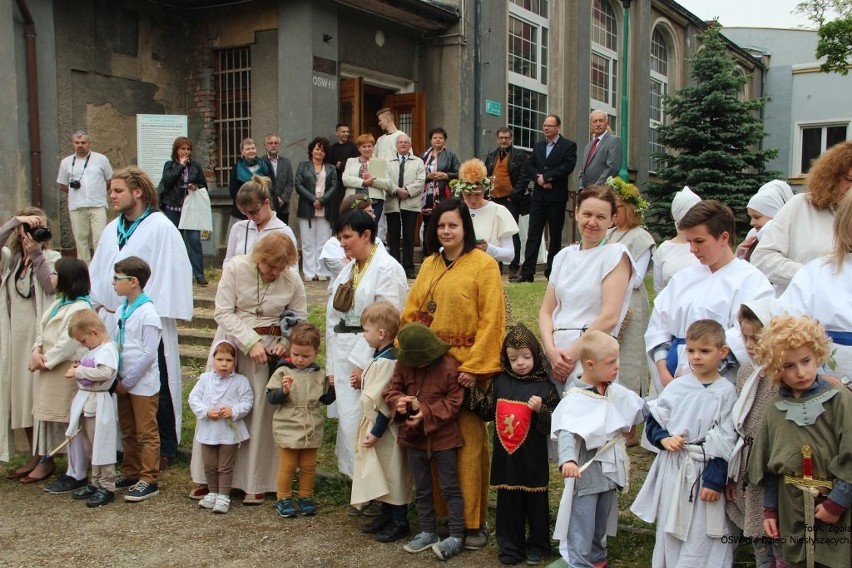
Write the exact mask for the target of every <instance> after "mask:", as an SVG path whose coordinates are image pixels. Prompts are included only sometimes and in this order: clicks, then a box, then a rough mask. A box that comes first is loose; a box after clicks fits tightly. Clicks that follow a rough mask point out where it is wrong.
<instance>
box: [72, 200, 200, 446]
mask: <svg viewBox="0 0 852 568" xmlns="http://www.w3.org/2000/svg"><path fill="white" fill-rule="evenodd" d="M117 226H118V219H113V221H112V222H111V223H110V224H108V225H107V226H106V229H104V232H103V234H102V235H101V240H100V242H99V243H98V248H97V250H95V256H94V257H92V263H91V264H90V265H89V274H90V275H91V280H92V293H91V299H92V305H94V306H103V307H104V308H105V309H106V310H107V311H106V312H104V311H103V310H102V311H101V312H100V314H101V317H102V318H103V320H104V323H105V324H106V327H107V333H109V334H110V337H114V336H115V330H116V327H117V321H118V319H117V317H116V315H115V313H114V312H115V311H116V310H117V309H118V308H119V307H120V306H121V302H122V300H123V298H119V297H118V296H117V295H116V294H115V290H113V287H112V275H113V274H114V266H115V263H116V262H118V261H119V260H122V259H124V258H127V257H128V256H138V257H139V258H141V259H143V260H144V261H146V262H147V263H148V264H149V265H150V266H151V278H150V279H149V280H148V283H147V284H146V285H145V293H146V294H147V295H148V296H149V297H150V298H151V300H153V302H154V307H155V308H156V309H157V313H158V314H159V316H160V319H161V321H162V324H163V349H164V351H165V356H166V367H167V368H168V370H169V391H170V392H171V395H172V407H173V408H174V412H175V429H176V432H177V439H178V441H180V431H181V419H182V410H183V406H182V399H183V391H182V384H183V381H182V380H181V370H180V352H179V350H178V335H177V322H176V320H178V319H182V320H186V321H189V320H191V319H192V267H191V265H190V264H189V256H187V254H186V246H185V245H184V243H183V238H182V237H181V234H180V231H178V230H177V228H176V227H175V226H174V224H173V223H172V222H171V221H169V220H168V218H167V217H166V216H165V215H163V214H162V213H160V212H159V211H155V212H153V213H151V214H150V215H149V216H148V217H147V218H146V219H145V220H144V221H142V222H141V223H140V224H139V225H138V226H137V227H136V230H135V231H134V232H133V235H131V237H130V239H129V240H128V241H127V243H126V244H125V245H124V248H122V249H121V250H119V248H118V232H117Z"/></svg>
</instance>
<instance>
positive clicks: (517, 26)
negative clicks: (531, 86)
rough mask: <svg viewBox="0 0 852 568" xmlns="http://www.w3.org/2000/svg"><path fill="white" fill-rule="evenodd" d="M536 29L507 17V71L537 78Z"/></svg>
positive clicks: (521, 21)
mask: <svg viewBox="0 0 852 568" xmlns="http://www.w3.org/2000/svg"><path fill="white" fill-rule="evenodd" d="M537 35H538V28H537V27H535V26H533V25H532V24H528V23H527V22H524V21H523V20H519V19H518V18H515V17H509V71H513V72H515V73H518V74H520V75H523V76H525V77H529V78H530V79H537V78H538V68H537V65H536V62H537V59H538V53H537V51H538V38H537Z"/></svg>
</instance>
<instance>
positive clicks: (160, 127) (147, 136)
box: [136, 114, 189, 187]
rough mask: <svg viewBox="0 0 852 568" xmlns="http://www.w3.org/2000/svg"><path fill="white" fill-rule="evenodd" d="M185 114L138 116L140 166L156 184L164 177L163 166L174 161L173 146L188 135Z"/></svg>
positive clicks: (137, 141)
mask: <svg viewBox="0 0 852 568" xmlns="http://www.w3.org/2000/svg"><path fill="white" fill-rule="evenodd" d="M188 132H189V131H188V127H187V119H186V115H185V114H137V115H136V148H137V149H138V165H139V167H140V168H141V169H142V171H144V172H145V173H146V174H148V175H149V176H150V177H151V179H152V180H153V182H154V187H156V186H157V184H159V183H160V178H161V177H163V165H164V164H165V163H166V162H168V161H169V160H171V159H172V144H173V143H174V141H175V138H177V137H178V136H186V135H187V133H188Z"/></svg>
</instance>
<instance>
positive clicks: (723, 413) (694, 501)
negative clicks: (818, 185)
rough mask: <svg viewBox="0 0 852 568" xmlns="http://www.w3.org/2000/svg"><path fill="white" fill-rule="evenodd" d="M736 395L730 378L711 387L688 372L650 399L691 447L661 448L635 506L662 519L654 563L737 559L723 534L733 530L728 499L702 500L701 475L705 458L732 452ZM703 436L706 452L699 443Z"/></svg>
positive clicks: (710, 564)
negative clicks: (727, 514) (729, 516)
mask: <svg viewBox="0 0 852 568" xmlns="http://www.w3.org/2000/svg"><path fill="white" fill-rule="evenodd" d="M736 399H737V394H736V390H735V389H734V386H733V385H732V384H730V383H729V382H728V381H725V380H717V381H716V382H714V383H713V384H711V385H709V386H706V387H705V386H704V385H703V384H701V383H700V382H699V381H698V379H696V378H695V376H694V375H692V374H688V375H684V376H682V377H678V378H677V379H676V380H674V381H672V382H671V383H669V385H668V386H667V387H666V389H665V390H664V391H662V393H661V394H660V397H659V398H657V399H656V400H654V401H651V402H649V403H648V405H649V407H650V412H651V414H652V415H653V416H654V419H655V420H656V421H657V422H658V423H659V424H660V426H662V427H663V428H665V429H666V430H667V431H668V432H669V433H670V434H672V435H680V436H683V438H684V439H685V440H686V442H687V445H688V448H689V450H684V451H680V452H668V451H659V452H658V453H657V457H656V458H655V459H654V463H653V464H652V465H651V469H650V470H649V471H648V475H647V477H646V478H645V483H644V484H643V485H642V489H641V490H640V491H639V494H638V495H637V496H636V500H635V501H634V502H633V505H631V506H630V510H631V511H632V512H633V514H635V515H636V516H637V517H639V518H640V519H642V520H643V521H645V522H647V523H654V522H656V523H657V528H656V532H657V539H656V543H655V545H654V556H653V560H652V566H653V567H654V568H665V567H671V566H679V567H680V566H684V567H699V566H702V567H703V566H706V567H707V568H716V567H718V566H730V565H731V563H732V561H733V545H732V544H731V543H727V542H723V539H722V537H724V536H727V535H731V534H733V533H731V530H730V526H729V523H728V520H727V518H726V517H725V499H724V497H722V498H720V499H719V500H718V501H714V502H709V501H708V502H705V501H702V500H701V499H700V498H699V497H698V494H699V493H700V487H701V484H700V482H696V480H697V478H698V476H699V474H700V470H701V469H702V467H703V464H702V462H703V461H705V460H706V461H709V460H710V459H712V458H722V459H725V460H728V459H730V457H731V454H732V452H733V448H734V443H735V441H736V437H737V435H736V431H735V430H734V422H733V419H732V418H731V412H732V410H733V406H734V403H735V402H736ZM702 441H703V442H704V445H703V451H702V450H701V448H700V447H699V446H697V443H699V442H702ZM691 482H694V484H693V483H691ZM690 494H692V498H691V499H690ZM675 535H678V536H675Z"/></svg>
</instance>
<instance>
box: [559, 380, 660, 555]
mask: <svg viewBox="0 0 852 568" xmlns="http://www.w3.org/2000/svg"><path fill="white" fill-rule="evenodd" d="M643 404H644V403H643V401H642V398H640V397H639V395H637V394H636V393H634V392H633V391H631V390H629V389H627V388H626V387H623V386H621V385H619V384H611V385H610V386H609V388H608V389H607V391H606V396H601V395H599V394H597V393H596V392H592V391H589V390H586V389H579V388H572V389H569V390H568V392H567V393H566V394H565V398H563V399H562V400H561V401H560V402H559V405H558V406H557V407H556V410H555V411H554V412H553V417H552V418H551V423H550V437H551V439H553V440H557V439H558V438H559V432H560V431H561V430H565V431H567V432H571V433H572V434H575V435H577V436H580V437H581V438H582V439H583V441H584V442H585V444H586V449H587V450H594V449H596V448H602V447H603V446H604V445H605V444H606V443H607V442H609V441H610V440H612V439H613V438H615V437H618V439H617V440H616V441H615V443H614V444H613V445H612V446H611V447H609V448H607V449H606V450H604V451H601V452H598V453H597V454H596V455H595V456H594V458H592V460H594V461H599V462H601V472H602V473H603V474H604V476H606V477H607V478H609V479H611V480H612V481H613V483H615V484H616V485H618V486H619V487H622V488H625V487H627V483H628V480H629V479H630V458H629V457H628V455H627V447H626V445H625V442H624V436H623V434H624V433H625V432H627V431H628V430H630V428H632V427H633V425H634V424H638V423H639V422H641V421H642V406H643ZM584 465H585V464H578V466H579V467H583V466H584ZM573 498H574V478H565V488H564V489H563V490H562V498H561V500H560V502H559V512H558V514H557V516H556V525H555V526H554V531H553V538H554V539H556V540H558V541H559V552H560V554H562V557H563V558H564V559H565V561H566V562H567V561H568V527H569V520H570V519H571V509H572V504H573ZM617 517H618V503H617V500H613V511H611V512H610V518H609V519H608V522H607V534H608V535H610V536H615V532H616V528H617V525H618V523H617ZM589 522H590V523H591V522H593V519H589Z"/></svg>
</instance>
